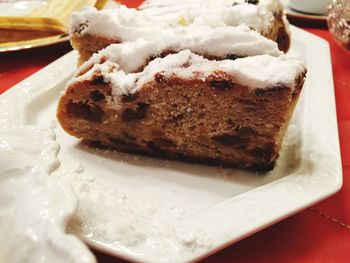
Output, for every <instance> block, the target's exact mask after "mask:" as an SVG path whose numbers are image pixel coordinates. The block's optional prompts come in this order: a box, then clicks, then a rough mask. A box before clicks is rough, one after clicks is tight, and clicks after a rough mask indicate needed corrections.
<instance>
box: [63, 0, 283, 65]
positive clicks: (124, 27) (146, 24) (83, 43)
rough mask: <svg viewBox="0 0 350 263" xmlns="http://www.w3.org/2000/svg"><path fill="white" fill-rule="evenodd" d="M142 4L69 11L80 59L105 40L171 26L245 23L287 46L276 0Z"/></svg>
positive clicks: (157, 34)
mask: <svg viewBox="0 0 350 263" xmlns="http://www.w3.org/2000/svg"><path fill="white" fill-rule="evenodd" d="M194 4H196V6H195V7H194V6H193V5H194ZM143 8H144V9H143V10H135V9H129V8H126V7H125V6H121V7H120V8H115V9H106V10H101V11H98V10H96V9H94V8H87V9H85V10H83V11H80V12H75V13H73V15H72V19H71V27H70V35H71V43H72V46H73V47H74V48H75V49H76V50H78V52H79V54H80V63H82V62H83V61H86V60H87V59H88V58H89V57H90V56H91V55H92V54H93V53H94V52H97V51H98V50H100V49H102V48H104V47H106V46H108V45H109V44H112V43H121V42H126V41H134V40H136V39H138V38H140V37H141V38H144V39H147V40H154V39H159V38H163V37H167V36H168V35H169V34H170V33H171V32H173V31H172V30H170V31H169V29H172V28H174V27H175V28H176V27H182V28H188V27H195V28H199V27H205V28H208V27H211V28H217V27H227V26H237V25H246V26H247V27H249V28H251V29H254V30H255V31H257V32H259V33H260V34H261V35H263V36H265V37H267V38H269V39H271V40H273V41H276V42H277V43H278V46H279V49H280V50H282V51H287V50H288V48H289V41H290V39H289V33H288V23H287V22H286V19H285V16H284V14H283V6H282V5H281V3H280V2H279V0H260V1H241V0H237V1H218V2H217V1H206V4H205V5H204V4H203V3H200V2H198V1H197V3H194V2H193V1H189V2H187V4H182V5H180V8H177V9H175V10H172V9H171V10H170V11H169V12H168V11H165V10H164V9H163V8H160V7H155V6H154V5H148V6H147V5H145V6H143ZM189 31H191V29H189ZM192 31H195V30H192ZM169 32H170V33H169Z"/></svg>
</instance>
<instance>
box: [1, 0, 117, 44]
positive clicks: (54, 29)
mask: <svg viewBox="0 0 350 263" xmlns="http://www.w3.org/2000/svg"><path fill="white" fill-rule="evenodd" d="M107 2H108V0H75V1H71V0H0V51H12V50H18V49H26V48H31V47H36V46H43V45H48V44H51V43H59V42H62V41H68V24H69V19H70V15H71V13H72V12H74V11H77V10H81V9H82V8H84V7H85V6H95V7H96V8H98V9H102V8H103V7H104V6H105V5H106V3H107ZM113 2H114V1H113Z"/></svg>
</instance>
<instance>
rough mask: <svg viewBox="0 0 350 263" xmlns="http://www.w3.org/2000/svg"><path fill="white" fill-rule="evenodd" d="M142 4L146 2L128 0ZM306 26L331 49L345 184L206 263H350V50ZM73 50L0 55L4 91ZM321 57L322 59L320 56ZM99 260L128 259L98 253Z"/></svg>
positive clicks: (0, 86)
mask: <svg viewBox="0 0 350 263" xmlns="http://www.w3.org/2000/svg"><path fill="white" fill-rule="evenodd" d="M124 2H129V3H132V4H131V6H137V5H138V3H140V2H142V1H124ZM299 25H301V26H302V27H303V28H304V29H305V30H307V31H309V32H311V33H313V34H316V35H318V36H320V37H322V38H324V39H326V40H327V41H328V42H329V44H330V48H331V54H332V67H333V76H334V88H335V95H336V103H337V118H338V127H339V136H340V147H341V154H342V163H343V176H344V184H343V188H342V190H341V191H340V192H338V193H337V194H335V195H334V196H332V197H330V198H328V199H327V200H325V201H323V202H320V203H318V204H317V205H315V206H314V207H312V208H309V209H306V210H304V211H302V212H300V213H298V214H296V215H294V216H292V217H290V218H288V219H286V220H283V221H282V222H280V223H278V224H275V225H273V226H271V227H269V228H267V229H265V230H263V231H261V232H259V233H257V234H255V235H253V236H251V237H249V238H246V239H244V240H242V241H240V242H238V243H236V244H234V245H232V246H230V247H228V248H226V249H224V250H222V251H221V252H218V253H216V254H215V255H212V256H210V257H209V258H207V259H205V260H204V262H207V263H212V262H236V263H243V262H262V263H263V262H284V263H286V262H307V263H310V262H317V263H319V262H327V263H328V262H339V263H341V262H344V263H345V262H350V53H349V52H346V51H345V50H343V49H341V48H340V47H339V46H338V45H337V44H336V43H335V41H334V40H333V39H332V38H331V36H330V34H329V33H328V31H327V30H326V29H322V28H308V27H307V26H305V25H306V24H305V23H303V24H300V23H299ZM68 51H70V46H69V44H60V45H56V46H52V47H45V48H40V49H33V50H27V51H22V52H16V53H6V54H0V93H2V92H4V91H5V90H7V89H9V88H10V87H12V86H13V85H15V84H16V83H18V82H19V81H21V80H23V79H25V78H26V77H28V76H29V75H31V74H33V73H34V72H36V71H38V70H39V69H41V68H43V67H45V66H46V65H47V64H49V63H50V62H52V61H54V60H55V59H57V58H58V57H60V56H62V55H63V54H65V53H66V52H68ZM320 59H322V58H320ZM95 254H96V256H97V258H98V259H99V262H104V263H105V262H124V261H122V260H120V259H116V258H113V257H109V256H107V255H103V254H100V253H98V252H95Z"/></svg>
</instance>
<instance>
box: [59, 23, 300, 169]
mask: <svg viewBox="0 0 350 263" xmlns="http://www.w3.org/2000/svg"><path fill="white" fill-rule="evenodd" d="M212 30H219V29H212ZM220 30H222V29H220ZM238 30H241V31H242V32H243V31H244V30H243V28H241V29H238ZM248 32H249V31H248ZM248 32H246V33H247V34H249V33H248ZM215 36H216V37H215ZM252 36H254V37H256V35H255V34H253V35H252ZM196 37H197V38H198V36H196V35H191V34H190V35H183V36H182V37H178V38H177V37H174V38H172V39H166V40H164V41H163V42H162V41H159V40H157V41H155V40H144V39H139V40H137V41H134V42H128V43H122V44H112V45H110V46H109V47H107V48H106V49H104V50H102V51H100V52H99V53H98V54H95V55H93V56H92V57H91V59H90V60H89V61H87V62H86V63H84V64H83V65H82V67H81V68H80V69H79V70H78V72H77V74H76V75H75V76H74V78H73V79H72V80H71V81H69V82H68V84H67V89H66V91H65V94H64V95H63V96H62V98H61V99H60V102H59V105H58V110H57V117H58V120H59V122H60V124H61V125H62V127H63V129H64V130H66V131H67V132H68V133H69V134H71V135H73V136H76V137H77V138H82V139H83V140H85V141H86V142H89V143H91V144H92V145H95V146H101V147H109V148H113V149H118V150H122V151H129V152H138V153H146V154H150V155H157V156H161V157H166V158H174V159H183V160H186V161H196V162H204V163H212V164H219V165H227V166H235V167H242V168H253V169H262V170H265V169H271V168H273V166H274V163H275V160H276V159H277V157H278V155H279V150H280V147H281V142H282V139H283V136H284V133H285V130H286V127H287V125H288V122H289V120H290V118H291V115H292V113H293V110H294V107H295V105H296V102H297V99H298V97H299V95H300V91H301V89H302V86H303V82H304V78H305V73H306V70H305V67H304V66H303V64H302V63H301V62H300V61H298V60H294V59H289V58H287V57H286V56H284V55H281V53H280V52H279V51H278V49H277V47H276V46H273V45H275V44H274V43H273V42H266V41H265V39H264V41H262V42H263V43H264V44H259V45H260V47H261V49H259V48H255V49H254V45H253V43H259V41H258V42H255V40H257V39H258V38H257V39H255V40H254V41H251V42H249V41H247V39H245V38H242V39H244V40H242V45H241V46H240V45H239V44H240V38H238V39H235V41H231V42H226V41H219V40H220V37H221V35H220V34H217V35H215V34H213V35H211V37H210V38H206V36H205V35H203V36H202V38H201V40H202V41H203V43H205V44H203V46H200V45H199V46H198V45H195V44H193V43H194V42H193V39H196V42H197V40H198V39H197V38H196ZM254 37H253V39H254ZM259 37H260V36H259ZM260 40H261V39H260ZM230 43H231V44H230ZM249 43H250V44H249ZM266 43H269V44H268V45H267V46H264V45H265V44H266ZM239 47H240V48H239ZM243 47H245V48H243ZM242 50H245V52H243V51H242ZM264 52H266V53H267V54H264ZM262 54H263V55H262ZM244 56H249V57H244ZM227 58H234V59H227Z"/></svg>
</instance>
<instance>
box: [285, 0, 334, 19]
mask: <svg viewBox="0 0 350 263" xmlns="http://www.w3.org/2000/svg"><path fill="white" fill-rule="evenodd" d="M304 1H305V0H304ZM281 2H282V3H283V5H284V9H285V12H286V14H287V17H288V18H294V19H302V20H312V21H326V20H327V15H326V14H323V15H316V14H308V13H303V12H298V11H296V10H294V9H292V8H291V7H290V5H289V0H281Z"/></svg>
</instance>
